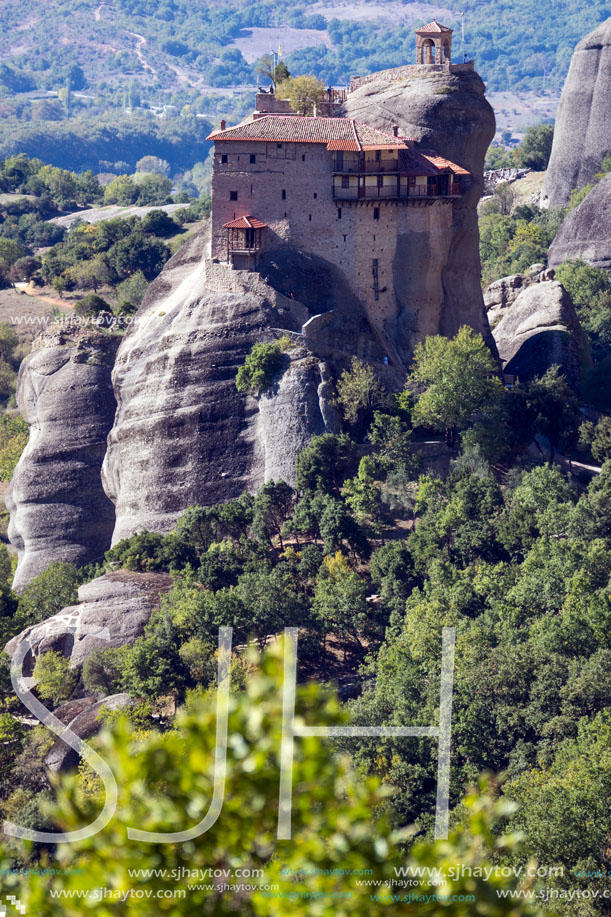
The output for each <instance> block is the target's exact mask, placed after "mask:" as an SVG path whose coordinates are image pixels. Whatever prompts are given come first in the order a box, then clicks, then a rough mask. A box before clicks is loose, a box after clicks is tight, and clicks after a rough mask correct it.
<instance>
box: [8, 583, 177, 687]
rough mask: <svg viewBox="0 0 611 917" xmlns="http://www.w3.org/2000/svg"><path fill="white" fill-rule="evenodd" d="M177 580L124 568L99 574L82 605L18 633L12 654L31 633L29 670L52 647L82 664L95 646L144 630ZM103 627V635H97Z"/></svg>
mask: <svg viewBox="0 0 611 917" xmlns="http://www.w3.org/2000/svg"><path fill="white" fill-rule="evenodd" d="M171 585H172V581H171V578H170V576H169V575H168V574H166V573H130V572H129V571H127V570H120V571H117V572H116V573H107V574H106V575H105V576H99V577H98V578H97V579H94V580H92V581H91V582H90V583H86V584H85V585H84V586H81V587H80V588H79V591H78V597H79V604H78V605H74V606H71V607H69V608H64V609H63V610H62V611H61V612H60V613H59V614H58V615H55V616H54V617H52V618H48V619H47V620H46V621H44V622H42V623H41V624H35V625H34V626H32V627H29V628H27V629H26V630H24V631H23V632H22V633H20V634H17V636H16V637H13V639H12V640H10V641H9V642H8V643H7V645H6V651H7V653H8V655H9V657H11V658H12V657H13V656H14V655H15V653H16V652H17V649H18V647H19V646H20V645H21V643H22V642H23V640H24V639H26V638H27V640H28V642H29V644H30V649H31V654H32V656H28V657H26V660H25V663H24V670H25V671H27V672H28V673H31V671H32V670H33V665H34V661H35V658H36V657H38V656H41V655H42V654H43V653H47V652H48V651H49V650H55V651H57V652H61V653H63V655H64V656H66V657H69V659H70V665H72V666H75V667H76V666H80V665H82V664H83V662H84V661H85V659H87V657H88V656H89V655H91V653H92V652H93V650H95V649H108V648H109V647H116V646H124V645H125V644H126V643H133V642H134V640H136V638H137V637H140V636H142V634H143V633H144V625H145V624H146V623H147V621H148V619H149V618H150V616H151V612H152V611H153V610H154V609H155V608H157V607H158V606H159V600H160V596H161V595H163V594H164V593H166V592H168V591H169V589H170V588H171ZM102 632H103V637H99V636H96V634H98V633H102ZM105 638H107V639H105ZM32 657H34V658H32Z"/></svg>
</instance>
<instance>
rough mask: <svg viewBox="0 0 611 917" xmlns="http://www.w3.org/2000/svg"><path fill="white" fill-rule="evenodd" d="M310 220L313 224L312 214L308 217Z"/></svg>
mask: <svg viewBox="0 0 611 917" xmlns="http://www.w3.org/2000/svg"><path fill="white" fill-rule="evenodd" d="M308 220H309V221H310V223H311V222H312V214H311V213H310V214H309V215H308Z"/></svg>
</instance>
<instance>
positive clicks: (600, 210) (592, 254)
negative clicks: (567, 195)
mask: <svg viewBox="0 0 611 917" xmlns="http://www.w3.org/2000/svg"><path fill="white" fill-rule="evenodd" d="M609 130H610V133H611V128H610V129H609ZM610 144H611V140H610ZM576 259H577V260H579V261H587V262H588V264H592V265H594V267H602V268H605V270H607V271H611V175H607V176H606V178H603V180H602V181H600V182H597V183H596V185H595V186H594V189H593V190H592V191H591V192H590V193H589V194H588V196H587V197H586V199H585V200H584V201H582V202H581V204H580V205H579V207H576V208H575V209H574V210H571V212H570V213H569V214H568V215H567V217H566V219H565V220H564V222H563V223H562V226H561V227H560V229H559V230H558V233H557V234H556V238H555V239H554V241H553V242H552V245H551V248H550V250H549V255H548V260H549V263H550V265H553V266H557V265H559V264H562V262H563V261H573V260H576Z"/></svg>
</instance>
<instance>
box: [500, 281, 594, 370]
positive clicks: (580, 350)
mask: <svg viewBox="0 0 611 917" xmlns="http://www.w3.org/2000/svg"><path fill="white" fill-rule="evenodd" d="M492 333H493V335H494V339H495V341H496V346H497V349H498V352H499V356H500V358H501V360H502V361H503V368H504V372H505V373H508V374H512V375H515V376H518V377H519V379H520V381H522V382H528V381H529V380H530V379H533V378H534V377H535V376H542V375H543V374H544V373H545V372H546V371H547V370H548V369H549V368H550V367H551V366H554V365H558V366H560V368H561V369H562V371H563V372H564V374H565V376H566V378H567V381H568V382H569V383H570V384H571V385H572V386H573V387H575V388H577V387H578V385H579V379H580V377H581V373H582V371H583V369H584V368H586V367H588V366H591V365H592V357H591V355H590V350H589V347H588V342H587V339H586V336H585V334H584V332H583V330H582V328H581V325H580V324H579V319H578V318H577V313H576V312H575V306H574V305H573V301H572V300H571V297H570V296H569V294H568V293H567V292H566V290H565V289H564V287H563V286H562V285H561V284H559V283H556V282H555V281H549V280H548V281H543V282H541V283H533V284H531V285H530V286H527V287H526V288H525V289H523V290H522V292H521V293H520V294H519V295H518V296H517V297H516V299H515V300H514V302H513V303H512V304H511V305H509V306H508V307H506V308H505V309H503V310H502V312H501V317H500V321H498V323H497V324H496V325H494V327H493V329H492Z"/></svg>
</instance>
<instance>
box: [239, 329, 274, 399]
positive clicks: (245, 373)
mask: <svg viewBox="0 0 611 917" xmlns="http://www.w3.org/2000/svg"><path fill="white" fill-rule="evenodd" d="M281 365H282V351H281V349H280V345H279V344H278V342H277V341H273V342H270V341H262V342H260V343H258V344H253V346H252V348H251V351H250V353H249V354H248V356H247V357H246V360H245V361H244V363H243V364H242V366H240V368H239V369H238V372H237V375H236V378H235V384H236V388H237V390H238V391H239V392H247V391H251V392H263V391H265V389H266V388H269V386H270V385H271V383H272V379H273V378H274V375H275V374H276V373H277V372H278V370H279V369H280V366H281Z"/></svg>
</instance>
